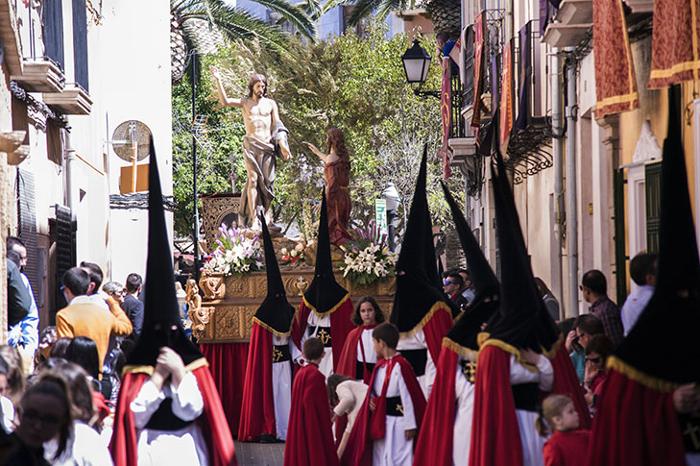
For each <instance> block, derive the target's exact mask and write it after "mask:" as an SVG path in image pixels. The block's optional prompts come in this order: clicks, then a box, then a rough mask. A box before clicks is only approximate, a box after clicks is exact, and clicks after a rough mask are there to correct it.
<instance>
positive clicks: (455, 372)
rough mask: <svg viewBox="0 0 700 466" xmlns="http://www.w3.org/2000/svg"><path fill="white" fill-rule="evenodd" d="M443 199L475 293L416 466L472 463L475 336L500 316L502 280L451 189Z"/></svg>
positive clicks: (434, 397) (445, 356)
mask: <svg viewBox="0 0 700 466" xmlns="http://www.w3.org/2000/svg"><path fill="white" fill-rule="evenodd" d="M442 189H443V191H444V194H445V199H446V200H447V203H448V204H449V206H450V209H451V211H452V218H453V220H454V223H455V227H456V229H457V234H458V235H459V239H460V242H461V243H462V250H463V251H464V256H465V257H466V259H467V263H468V264H469V273H470V277H471V280H472V283H473V286H474V290H475V291H476V293H475V297H474V299H473V300H472V302H471V303H470V304H469V306H467V308H466V309H465V311H464V313H462V314H461V315H460V316H459V317H457V319H456V320H455V324H454V326H453V327H452V329H451V330H450V331H449V333H448V334H447V336H446V337H445V338H443V340H442V351H441V352H440V359H439V360H438V366H437V375H436V377H435V382H434V384H433V390H432V392H431V394H430V398H429V399H428V406H427V408H426V410H425V418H424V419H423V424H422V426H421V427H422V428H421V430H420V434H419V435H418V441H417V442H416V453H415V458H414V460H413V464H414V465H415V466H432V465H438V466H453V465H454V466H466V465H467V463H468V462H469V447H470V440H471V427H472V415H473V410H474V380H475V378H474V376H475V372H476V360H477V356H478V351H479V344H478V342H477V335H478V334H479V333H480V332H481V330H482V328H483V326H484V324H485V323H486V322H488V320H489V319H490V318H491V317H492V316H493V315H494V314H495V313H496V312H498V286H499V285H498V280H497V279H496V275H495V274H494V273H493V270H492V269H491V266H490V265H489V263H488V261H487V260H486V257H484V254H483V252H482V251H481V248H480V247H479V243H478V242H477V241H476V238H474V235H473V234H472V232H471V229H470V228H469V225H468V224H467V221H466V219H465V218H464V215H463V214H462V212H461V211H460V210H459V207H458V206H457V203H456V202H455V200H454V198H453V197H452V194H451V193H450V191H449V189H448V188H447V185H446V184H445V183H442Z"/></svg>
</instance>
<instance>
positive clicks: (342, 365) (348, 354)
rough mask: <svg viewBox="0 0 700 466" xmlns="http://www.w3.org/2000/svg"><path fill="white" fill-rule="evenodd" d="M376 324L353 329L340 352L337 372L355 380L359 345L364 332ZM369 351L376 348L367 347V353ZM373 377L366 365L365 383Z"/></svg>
mask: <svg viewBox="0 0 700 466" xmlns="http://www.w3.org/2000/svg"><path fill="white" fill-rule="evenodd" d="M374 327H375V325H371V326H367V325H360V326H359V327H356V328H354V329H352V331H351V332H350V333H348V335H347V337H346V338H345V345H343V351H342V352H341V353H340V359H339V360H338V366H337V367H336V370H335V373H336V374H342V375H345V376H347V377H350V378H351V379H353V380H355V375H356V364H357V346H358V344H359V342H360V338H361V337H362V332H364V331H365V330H366V329H368V328H374ZM368 352H372V353H373V352H374V348H365V355H367V353H368ZM371 378H372V371H369V370H367V368H366V367H365V371H364V377H363V379H362V381H363V382H364V383H369V380H370V379H371Z"/></svg>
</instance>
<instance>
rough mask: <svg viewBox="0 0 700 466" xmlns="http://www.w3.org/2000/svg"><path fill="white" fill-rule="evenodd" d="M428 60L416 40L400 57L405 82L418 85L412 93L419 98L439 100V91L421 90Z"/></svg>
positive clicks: (426, 77) (427, 69)
mask: <svg viewBox="0 0 700 466" xmlns="http://www.w3.org/2000/svg"><path fill="white" fill-rule="evenodd" d="M430 60H431V57H430V55H429V54H428V52H427V51H426V50H425V49H424V48H423V47H421V45H420V42H418V39H413V45H411V47H410V48H408V49H407V50H406V52H404V54H403V55H402V56H401V61H402V62H403V70H404V72H405V73H406V82H407V83H408V84H411V85H413V84H418V86H417V87H415V88H414V89H413V93H414V94H415V95H417V96H419V97H436V98H438V99H439V98H440V92H439V91H423V90H421V86H422V85H423V83H424V82H425V80H426V79H428V71H430Z"/></svg>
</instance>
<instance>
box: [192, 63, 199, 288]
mask: <svg viewBox="0 0 700 466" xmlns="http://www.w3.org/2000/svg"><path fill="white" fill-rule="evenodd" d="M190 53H191V55H190V59H191V60H192V63H191V64H190V72H191V75H190V79H191V81H192V83H191V84H192V201H193V202H194V205H193V210H194V212H193V217H194V218H193V219H192V241H193V243H194V279H195V280H196V281H197V282H199V266H200V263H199V208H198V205H197V201H198V199H197V194H198V193H197V128H196V126H195V122H196V121H197V57H196V56H195V55H196V54H197V52H196V51H194V50H192V51H191V52H190Z"/></svg>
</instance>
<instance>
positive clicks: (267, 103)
mask: <svg viewBox="0 0 700 466" xmlns="http://www.w3.org/2000/svg"><path fill="white" fill-rule="evenodd" d="M212 75H213V77H214V81H215V82H216V88H217V91H218V95H219V101H220V102H221V104H222V105H224V106H225V107H237V108H240V109H241V110H242V111H243V122H244V123H245V136H244V137H243V161H244V163H245V168H246V171H247V172H248V181H247V183H246V186H245V189H244V190H243V192H242V194H241V207H240V210H239V212H238V223H239V226H251V227H252V228H253V229H256V230H259V229H260V221H259V220H258V215H257V213H258V212H259V210H260V209H262V210H263V212H264V213H265V220H266V222H267V224H268V225H269V226H270V228H271V229H273V230H275V231H279V228H278V227H276V226H275V225H274V224H273V223H272V220H273V219H272V209H271V208H270V207H271V205H272V200H273V199H274V194H273V192H272V184H273V183H274V181H275V157H276V155H277V154H279V155H280V156H281V157H282V159H283V160H288V159H289V158H290V157H291V152H290V150H289V143H288V141H287V128H285V127H284V125H283V124H282V121H281V120H280V116H279V109H278V108H277V102H275V101H274V100H272V99H270V98H268V97H267V79H266V78H265V76H263V75H261V74H253V75H252V76H251V77H250V81H249V82H248V95H247V96H246V97H243V98H241V99H233V98H230V97H228V96H227V95H226V90H225V89H224V85H223V83H222V82H221V74H220V73H219V71H218V70H217V69H215V68H212Z"/></svg>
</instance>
